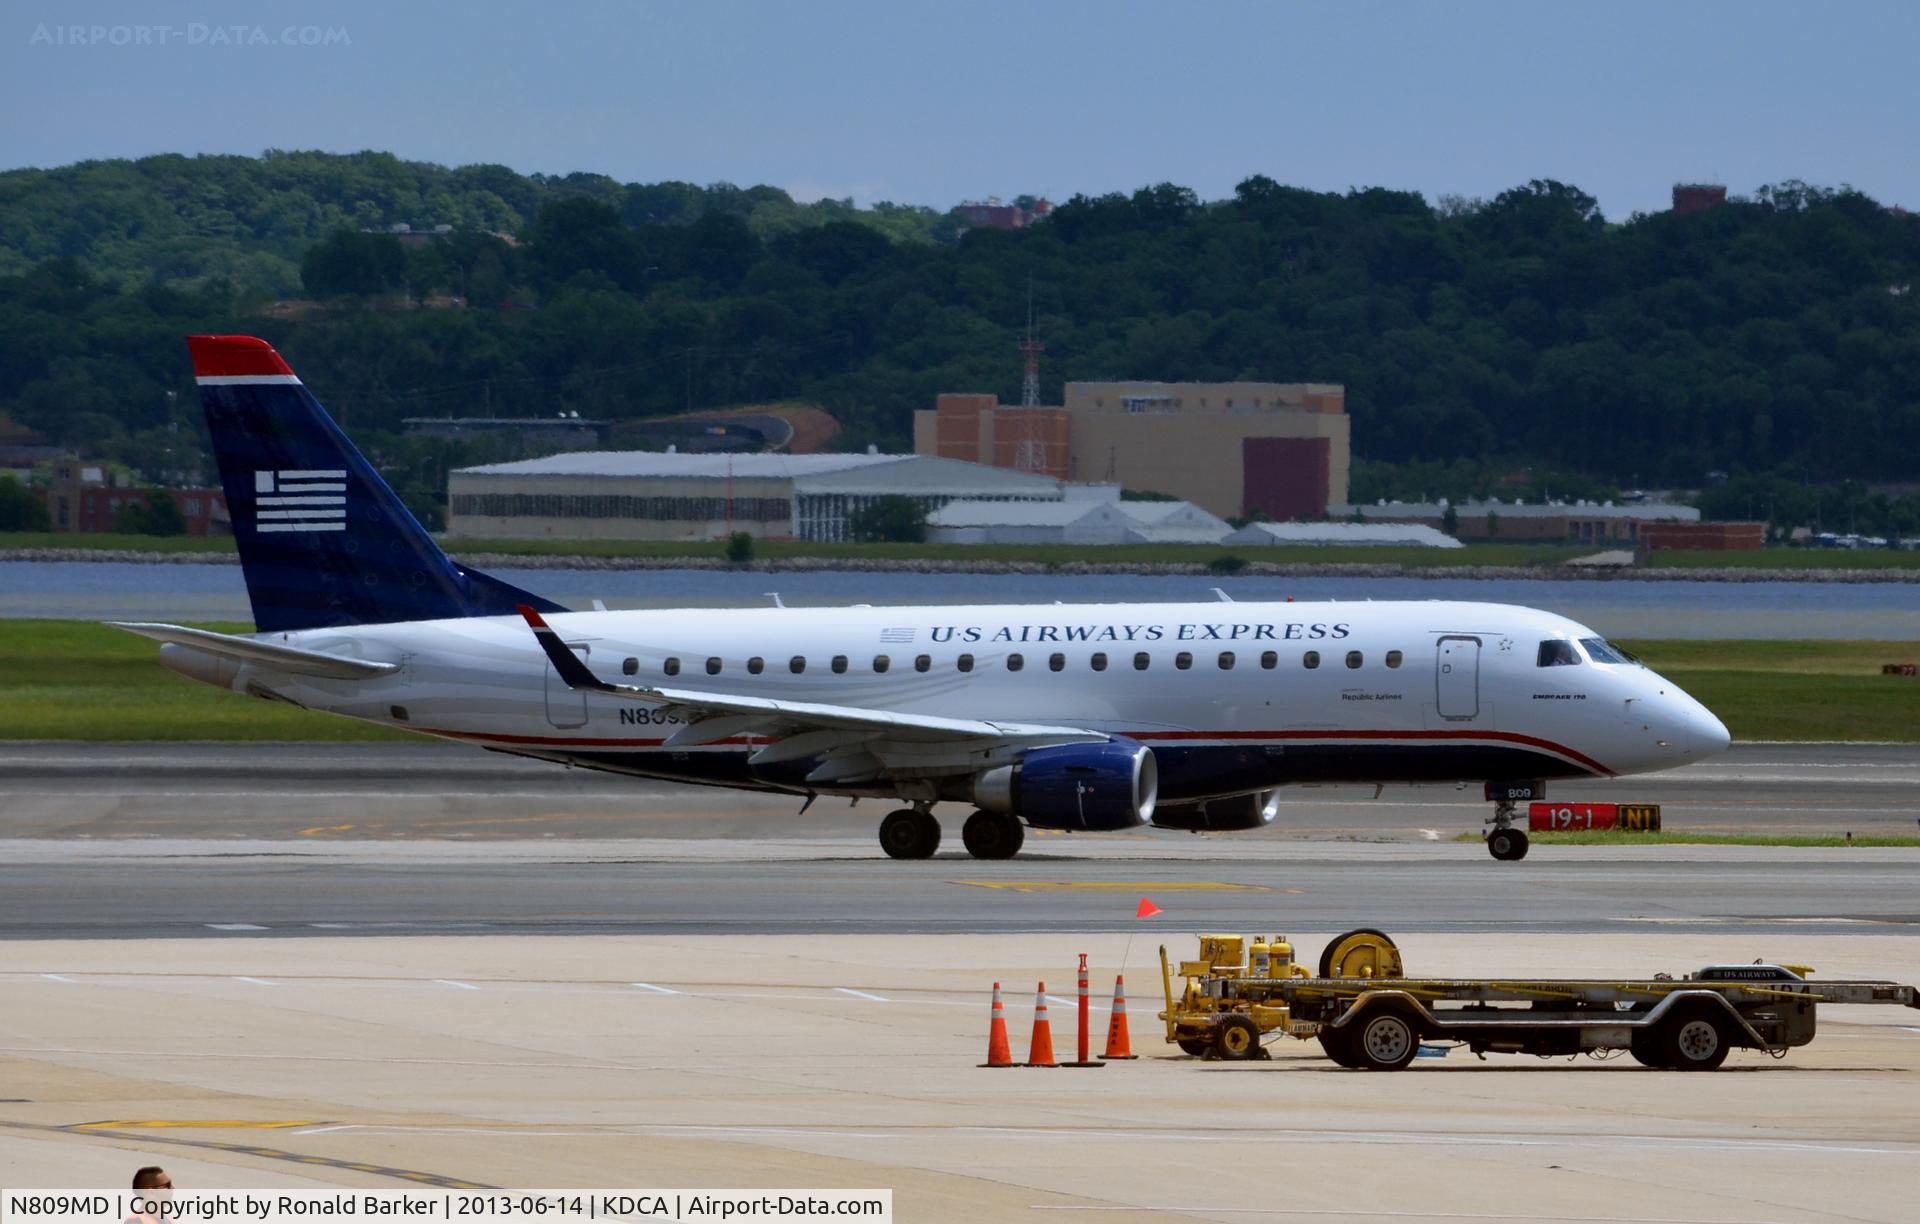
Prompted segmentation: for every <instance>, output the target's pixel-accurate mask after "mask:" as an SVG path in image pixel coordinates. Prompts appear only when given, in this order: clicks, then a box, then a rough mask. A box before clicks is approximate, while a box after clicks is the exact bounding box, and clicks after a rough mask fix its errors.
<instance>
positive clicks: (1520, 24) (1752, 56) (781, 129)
mask: <svg viewBox="0 0 1920 1224" xmlns="http://www.w3.org/2000/svg"><path fill="white" fill-rule="evenodd" d="M0 14H4V17H0V167H15V166H24V165H39V166H53V165H61V164H64V163H67V162H72V161H76V160H80V159H83V158H98V157H133V156H140V155H143V154H148V153H156V152H166V151H185V152H237V153H258V152H259V151H260V150H262V149H265V148H269V147H277V148H303V149H304V148H318V149H328V150H336V151H349V150H355V149H369V148H371V149H384V150H390V151H392V152H394V153H397V154H399V155H401V156H402V157H407V158H417V159H423V160H430V161H438V162H446V163H450V164H461V163H467V162H481V161H485V162H501V163H504V164H506V165H509V166H512V167H514V168H515V169H517V170H522V171H545V172H549V173H562V172H567V171H572V170H592V171H598V172H601V173H604V174H609V175H612V176H614V177H615V178H618V179H621V180H640V181H654V180H659V179H688V180H692V181H694V182H700V183H705V182H711V181H714V180H720V179H726V180H730V181H732V182H735V183H739V184H742V185H751V184H754V183H761V182H765V183H773V184H776V185H778V186H781V187H785V188H787V189H788V190H789V191H792V192H793V193H794V194H796V195H799V196H803V197H809V198H811V197H814V196H818V195H822V194H828V195H835V196H845V195H852V196H854V197H856V198H857V199H859V200H860V201H861V202H863V203H867V202H871V201H873V200H876V199H893V200H900V201H905V202H912V203H923V204H934V205H939V206H946V205H948V204H952V203H954V202H956V201H958V200H961V199H963V198H978V197H984V196H987V195H991V194H997V195H1002V196H1011V195H1014V194H1017V193H1019V192H1023V191H1032V192H1036V193H1040V194H1046V195H1050V196H1052V197H1054V198H1055V199H1063V198H1065V197H1066V196H1068V195H1071V194H1072V193H1074V192H1076V191H1081V192H1089V193H1092V192H1101V191H1110V190H1130V189H1132V188H1134V187H1138V186H1140V185H1142V184H1144V183H1149V182H1159V181H1163V180H1171V181H1173V182H1176V183H1181V184H1184V185H1186V186H1190V187H1192V188H1194V189H1195V190H1197V191H1198V192H1199V193H1200V194H1201V195H1202V196H1204V197H1208V198H1215V197H1219V196H1223V195H1226V194H1228V193H1230V192H1231V191H1232V189H1233V185H1234V184H1235V183H1236V182H1238V181H1240V180H1241V179H1242V178H1244V177H1246V176H1247V175H1249V174H1252V173H1256V172H1258V173H1264V174H1267V175H1269V176H1271V177H1273V178H1275V179H1278V180H1280V181H1281V182H1283V183H1290V184H1297V185H1301V186H1306V187H1312V188H1317V189H1323V190H1345V189H1347V188H1349V187H1354V186H1372V185H1381V186H1388V187H1397V188H1411V189H1416V190H1419V191H1422V192H1425V193H1426V194H1427V196H1428V197H1429V198H1433V197H1436V196H1438V195H1441V194H1444V193H1450V192H1452V193H1459V194H1462V195H1468V196H1490V195H1492V194H1494V193H1496V192H1498V191H1500V190H1502V189H1503V188H1506V187H1509V186H1512V185H1514V184H1516V183H1520V182H1523V181H1525V180H1527V179H1529V178H1535V177H1551V178H1558V179H1561V180H1564V181H1567V182H1571V183H1575V184H1577V185H1579V186H1581V187H1583V188H1585V189H1586V190H1587V191H1589V192H1591V193H1593V194H1594V195H1596V196H1598V197H1599V199H1600V202H1601V205H1602V207H1603V208H1604V209H1605V211H1606V213H1607V215H1608V216H1610V217H1615V218H1620V217H1624V216H1626V215H1627V214H1628V213H1629V212H1632V211H1634V210H1636V209H1649V210H1650V209H1657V208H1662V207H1665V205H1666V202H1667V193H1668V190H1669V188H1670V187H1671V185H1672V184H1673V183H1674V182H1675V181H1676V180H1707V181H1718V182H1723V183H1725V184H1727V185H1728V186H1729V187H1731V188H1732V189H1733V190H1735V191H1749V190H1751V189H1752V188H1754V187H1756V186H1758V185H1760V184H1762V183H1767V182H1774V181H1778V180H1780V179H1785V178H1802V179H1806V180H1808V181H1810V182H1815V183H1820V184H1824V185H1837V184H1840V183H1843V182H1846V183H1852V184H1853V185H1854V186H1856V187H1858V188H1860V189H1861V190H1863V191H1866V192H1867V193H1868V194H1870V195H1872V196H1874V197H1875V198H1877V199H1879V200H1881V201H1883V202H1885V203H1890V204H1891V203H1902V204H1905V205H1907V206H1909V207H1920V156H1917V155H1920V95H1916V92H1915V90H1914V88H1913V79H1914V76H1913V72H1914V54H1915V48H1916V47H1920V4H1916V3H1912V2H1906V3H1865V2H1862V3H1833V4H1812V3H1807V4H1789V3H1778V2H1774V0H1761V2H1756V0H1739V2H1737V3H1736V2H1734V0H1724V2H1720V3H1706V2H1698V3H1686V2H1683V0H1670V2H1668V3H1605V2H1601V3H1591V2H1589V3H1582V4H1578V5H1574V4H1554V3H1544V2H1535V3H1487V2H1475V3H1428V4H1402V3H1365V2H1353V0H1348V2H1344V3H1332V2H1328V3H1312V4H1306V3H1248V2H1241V3H1219V4H1197V3H1196V4H1175V3H1162V4H1137V3H1078V2H1067V0H1027V2H1026V3H1020V4H1008V3H998V2H990V3H989V2H974V3H968V2H966V0H959V2H955V0H946V2H943V3H940V4H938V5H934V4H917V3H907V2H904V0H902V2H896V3H841V2H836V0H793V2H790V3H724V2H721V3H684V4H658V3H637V2H635V3H618V2H614V0H592V2H583V3H575V4H568V3H549V4H531V3H518V2H504V3H470V4H426V3H405V2H403V0H384V2H381V3H370V2H367V0H332V2H329V3H318V2H315V3H304V4H302V3H292V4H288V3H272V2H268V3H258V2H256V3H221V2H218V0H181V2H179V3H172V4H163V3H153V2H149V3H144V4H141V3H104V2H102V3H91V2H89V0H62V2H59V3H55V2H53V0H26V2H22V0H0ZM236 24H237V25H241V26H244V27H246V30H247V39H248V40H251V38H252V37H253V33H252V31H253V29H254V27H258V28H259V30H260V31H261V33H263V34H264V36H265V37H266V38H268V39H270V40H279V39H281V38H282V37H283V32H287V28H288V27H290V26H291V27H295V28H294V29H293V30H291V31H290V34H291V40H292V42H293V44H294V45H268V46H259V45H245V44H244V43H243V44H241V45H236V44H235V43H234V42H233V40H232V39H231V37H230V36H227V37H223V36H222V35H221V34H216V33H215V32H214V31H215V30H216V28H218V27H224V26H230V25H236ZM75 26H80V27H83V29H82V30H81V32H80V36H79V37H78V38H75V36H74V33H73V31H72V27H75ZM141 26H146V27H156V26H160V27H166V28H165V29H164V30H161V29H151V28H150V29H148V30H147V31H146V33H145V34H144V35H142V33H141V32H140V30H139V29H138V28H137V27H141ZM85 27H99V29H98V30H97V31H95V30H91V29H86V28H85ZM298 27H317V29H316V30H315V32H314V33H311V34H306V35H305V36H306V37H308V38H320V39H323V40H324V39H325V38H326V33H325V31H326V30H327V29H328V28H332V29H334V30H337V31H342V32H344V35H345V38H344V41H341V40H339V39H338V38H337V37H336V40H335V41H334V42H333V43H332V45H318V46H302V45H299V42H300V39H301V38H302V36H303V32H302V30H301V29H299V28H298ZM142 37H144V38H145V39H146V40H147V41H146V44H145V45H141V43H140V41H139V40H140V39H141V38H142ZM115 40H123V41H125V43H126V45H115ZM162 43H164V45H161V44H162Z"/></svg>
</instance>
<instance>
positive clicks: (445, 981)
mask: <svg viewBox="0 0 1920 1224" xmlns="http://www.w3.org/2000/svg"><path fill="white" fill-rule="evenodd" d="M433 980H434V981H435V982H437V983H439V984H440V985H442V986H452V987H455V988H457V989H459V990H478V989H480V988H479V987H478V986H475V985H474V984H473V983H472V982H456V981H454V980H453V979H452V978H435V979H433Z"/></svg>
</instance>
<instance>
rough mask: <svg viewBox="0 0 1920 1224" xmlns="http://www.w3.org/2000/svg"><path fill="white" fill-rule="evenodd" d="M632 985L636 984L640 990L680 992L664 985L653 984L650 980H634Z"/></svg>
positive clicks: (667, 992)
mask: <svg viewBox="0 0 1920 1224" xmlns="http://www.w3.org/2000/svg"><path fill="white" fill-rule="evenodd" d="M634 985H635V986H638V987H639V988H640V989H642V990H651V991H652V992H653V993H655V994H679V993H680V992H679V991H677V990H673V989H670V988H668V987H666V986H655V985H654V984H653V983H652V982H635V983H634Z"/></svg>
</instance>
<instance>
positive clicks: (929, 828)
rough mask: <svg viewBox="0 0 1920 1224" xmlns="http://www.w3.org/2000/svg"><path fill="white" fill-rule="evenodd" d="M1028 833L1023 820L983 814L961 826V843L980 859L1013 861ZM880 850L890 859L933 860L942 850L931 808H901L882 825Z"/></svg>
mask: <svg viewBox="0 0 1920 1224" xmlns="http://www.w3.org/2000/svg"><path fill="white" fill-rule="evenodd" d="M1026 839H1027V831H1026V829H1025V828H1024V827H1023V826H1022V825H1021V823H1020V818H1019V817H1017V816H1012V815H1009V814H1007V813H1005V812H987V811H979V812H975V813H974V814H973V815H971V816H969V817H967V823H966V824H965V825H963V826H961V829H960V840H961V841H962V842H964V843H965V844H966V847H967V853H968V854H971V855H972V856H973V857H975V858H977V859H1010V858H1012V857H1013V856H1014V855H1016V854H1018V853H1020V846H1021V844H1022V843H1023V842H1025V841H1026ZM880 848H881V849H882V850H884V851H886V852H887V857H888V858H896V859H925V858H932V857H933V852H934V851H936V850H938V849H939V848H940V822H939V821H938V820H935V819H934V818H933V810H932V808H931V806H930V805H926V804H922V805H920V806H918V807H910V808H901V809H900V810H899V811H897V812H890V813H888V814H887V818H886V819H885V820H883V821H881V822H880Z"/></svg>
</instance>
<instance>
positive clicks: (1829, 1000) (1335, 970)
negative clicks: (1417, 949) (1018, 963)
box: [1160, 928, 1920, 1071]
mask: <svg viewBox="0 0 1920 1224" xmlns="http://www.w3.org/2000/svg"><path fill="white" fill-rule="evenodd" d="M1200 945H1201V956H1200V959H1198V960H1194V961H1183V962H1182V963H1181V964H1180V969H1179V976H1180V977H1182V978H1184V979H1185V986H1184V988H1183V989H1182V991H1181V993H1180V995H1179V997H1178V998H1176V997H1175V995H1174V988H1173V978H1174V976H1175V975H1174V974H1173V972H1172V970H1171V968H1170V967H1169V964H1168V961H1167V952H1166V949H1165V948H1164V947H1163V948H1161V949H1160V971H1161V984H1162V987H1163V989H1164V991H1165V994H1166V1003H1167V1007H1166V1010H1165V1011H1164V1012H1162V1013H1161V1018H1162V1019H1163V1020H1164V1021H1165V1022H1166V1029H1167V1040H1168V1041H1169V1042H1173V1043H1175V1044H1177V1045H1179V1046H1180V1048H1181V1049H1183V1050H1185V1051H1186V1052H1187V1053H1189V1054H1195V1055H1200V1056H1203V1057H1218V1058H1224V1059H1228V1060H1240V1059H1247V1058H1261V1057H1265V1050H1264V1048H1263V1047H1262V1045H1261V1041H1262V1039H1263V1038H1264V1037H1267V1036H1270V1035H1278V1034H1284V1035H1285V1036H1289V1037H1294V1038H1297V1039H1300V1040H1303V1041H1304V1040H1307V1039H1309V1038H1311V1039H1315V1040H1318V1041H1319V1043H1320V1047H1321V1049H1322V1050H1323V1051H1324V1052H1325V1053H1326V1055H1327V1057H1328V1058H1331V1059H1332V1060H1333V1061H1334V1062H1336V1063H1338V1064H1340V1065H1341V1066H1343V1067H1352V1068H1358V1069H1364V1070H1371V1071H1398V1070H1400V1069H1402V1068H1404V1067H1406V1066H1407V1065H1408V1064H1409V1063H1411V1062H1412V1061H1413V1060H1414V1058H1415V1057H1416V1056H1417V1055H1418V1054H1419V1052H1420V1046H1421V1043H1422V1042H1425V1041H1452V1042H1457V1043H1459V1044H1461V1045H1464V1046H1465V1047H1466V1048H1467V1049H1469V1050H1471V1051H1472V1052H1473V1053H1475V1054H1478V1055H1481V1056H1483V1057H1484V1056H1485V1055H1486V1054H1487V1053H1489V1052H1493V1053H1510V1054H1536V1055H1539V1056H1541V1057H1553V1056H1556V1055H1575V1054H1581V1053H1589V1054H1594V1055H1596V1056H1599V1057H1607V1056H1610V1055H1612V1054H1615V1053H1618V1052H1619V1051H1622V1050H1624V1051H1626V1052H1627V1053H1629V1054H1631V1055H1632V1056H1633V1058H1634V1059H1636V1060H1637V1061H1639V1062H1640V1063H1641V1064H1643V1065H1645V1066H1648V1067H1655V1068H1660V1069H1664V1070H1675V1071H1712V1070H1714V1069H1716V1068H1717V1067H1719V1066H1720V1065H1721V1064H1722V1063H1724V1062H1725V1061H1726V1059H1727V1053H1728V1051H1730V1050H1733V1049H1735V1048H1748V1049H1755V1050H1764V1051H1765V1052H1767V1053H1768V1054H1770V1055H1773V1056H1774V1057H1776V1058H1779V1057H1784V1056H1785V1055H1786V1052H1787V1051H1788V1050H1789V1049H1792V1048H1793V1047H1794V1046H1803V1045H1806V1044H1807V1043H1808V1042H1810V1041H1812V1040H1813V1037H1814V1032H1815V1015H1816V1009H1817V1008H1818V1007H1819V1006H1820V1005H1821V1004H1869V1003H1877V1004H1882V1005H1887V1004H1891V1005H1895V1006H1903V1007H1911V1008H1920V992H1916V990H1915V989H1914V987H1912V986H1903V985H1900V984H1898V983H1895V982H1885V981H1825V980H1815V979H1813V977H1812V973H1813V970H1812V969H1811V968H1809V967H1807V966H1805V965H1773V964H1764V963H1755V964H1727V965H1708V966H1706V967H1704V968H1702V969H1699V970H1697V971H1695V972H1693V973H1689V974H1685V975H1683V976H1681V977H1673V976H1670V975H1667V974H1657V975H1655V976H1653V977H1651V978H1642V979H1632V978H1521V977H1502V978H1411V977H1408V976H1406V973H1405V969H1404V966H1403V965H1402V963H1401V959H1400V950H1399V948H1398V947H1397V946H1396V945H1395V944H1394V942H1393V940H1392V939H1390V938H1389V937H1388V936H1386V935H1385V934H1384V933H1382V932H1380V931H1377V930H1373V929H1370V928H1363V929H1361V930H1356V931H1349V932H1347V933H1346V934H1344V935H1341V936H1339V937H1337V938H1336V939H1334V940H1333V941H1332V942H1331V943H1329V944H1328V945H1327V948H1326V950H1325V951H1324V952H1323V953H1322V954H1321V957H1320V966H1319V970H1318V972H1317V973H1315V972H1312V971H1309V970H1308V969H1307V968H1306V967H1305V966H1303V965H1298V964H1295V963H1294V962H1293V956H1292V951H1293V950H1292V946H1291V945H1290V944H1288V943H1287V942H1286V940H1285V939H1283V938H1278V937H1276V938H1273V939H1270V940H1258V939H1256V940H1254V941H1253V942H1252V943H1251V944H1249V943H1248V941H1246V940H1243V939H1242V938H1241V937H1240V936H1238V935H1207V936H1202V937H1201V941H1200ZM1243 949H1244V950H1245V954H1244V955H1243Z"/></svg>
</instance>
